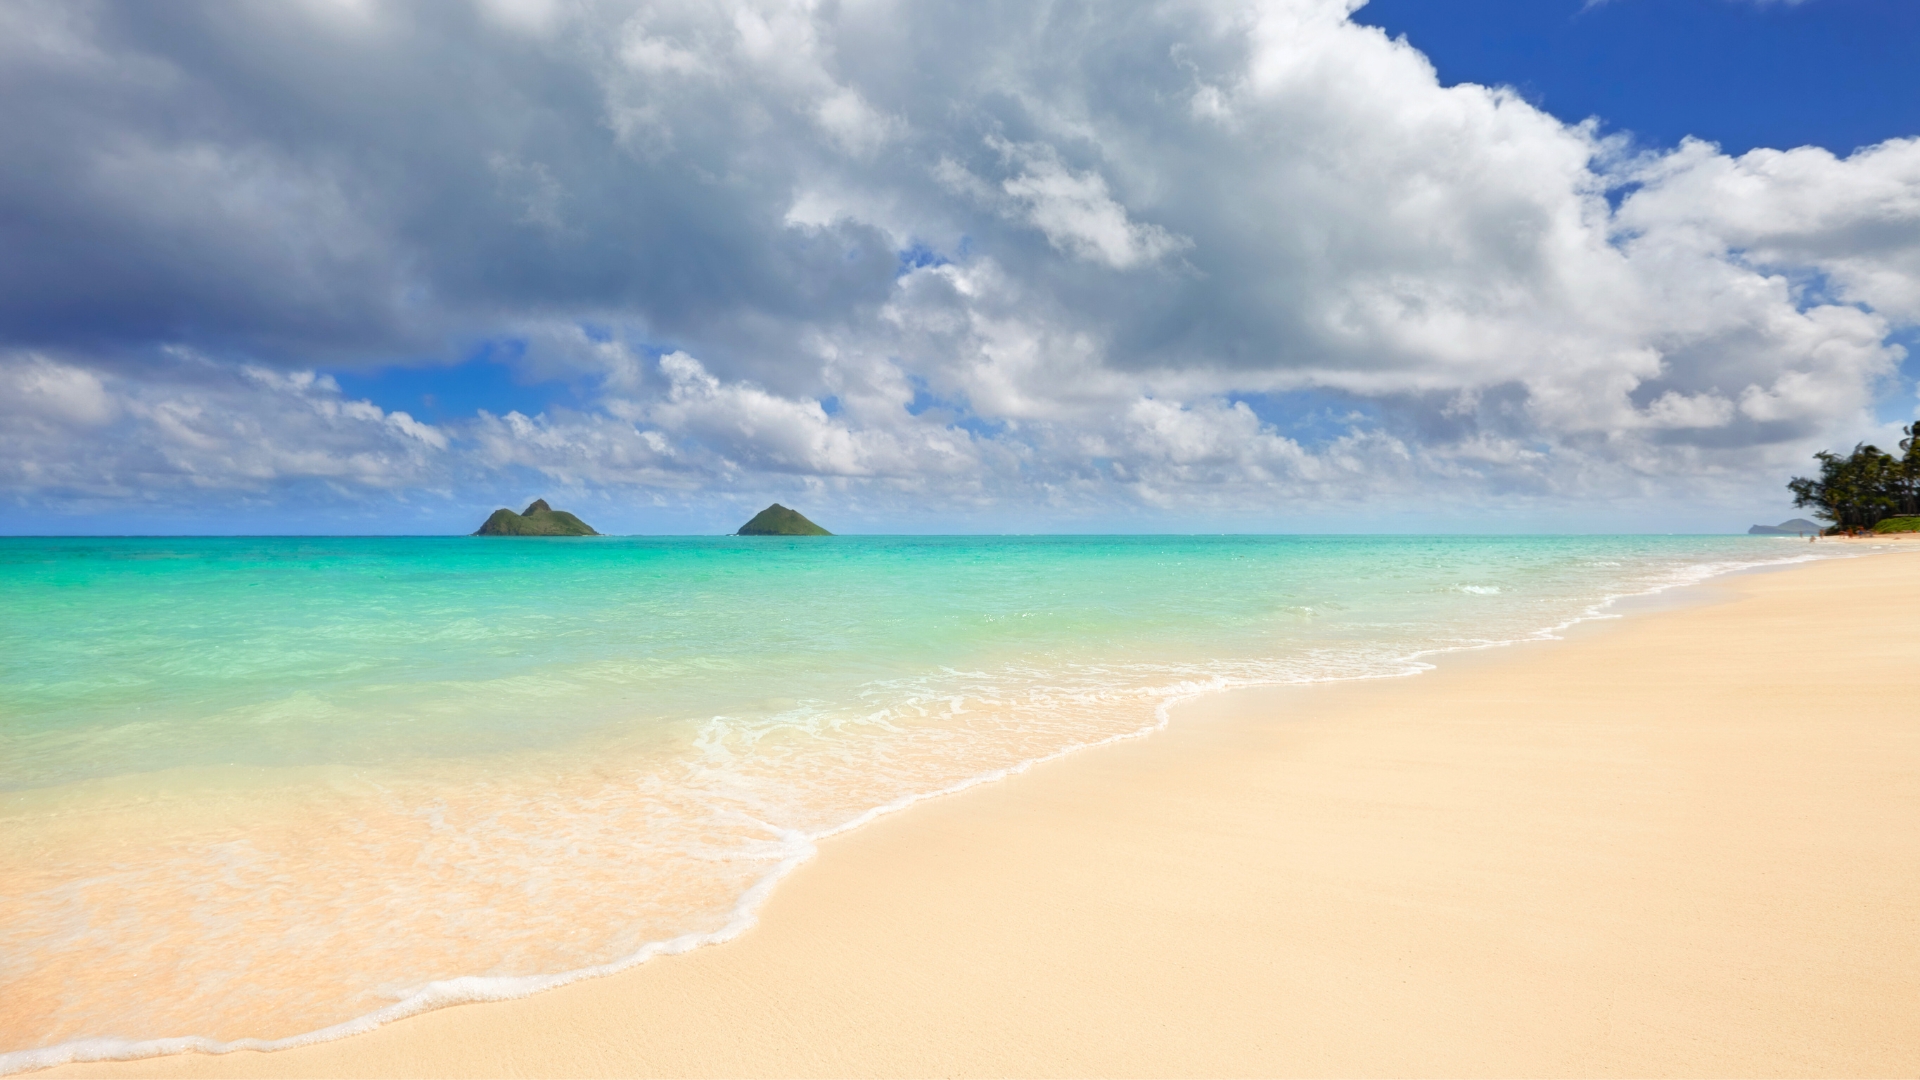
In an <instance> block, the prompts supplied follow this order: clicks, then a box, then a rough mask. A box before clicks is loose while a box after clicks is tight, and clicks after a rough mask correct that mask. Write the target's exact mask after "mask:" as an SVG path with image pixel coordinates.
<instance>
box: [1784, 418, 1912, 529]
mask: <svg viewBox="0 0 1920 1080" xmlns="http://www.w3.org/2000/svg"><path fill="white" fill-rule="evenodd" d="M1903 431H1904V432H1905V434H1906V436H1907V437H1906V438H1904V439H1902V440H1900V449H1901V451H1902V453H1901V456H1900V457H1894V456H1893V455H1892V454H1889V453H1887V452H1886V451H1884V450H1882V449H1880V448H1879V447H1877V446H1871V445H1868V444H1866V443H1862V444H1860V445H1859V446H1856V447H1854V448H1853V453H1851V454H1848V455H1847V456H1846V457H1841V456H1840V455H1838V454H1835V453H1833V452H1832V451H1828V450H1822V451H1820V452H1819V453H1818V454H1815V455H1813V457H1814V460H1816V461H1818V462H1819V463H1820V475H1819V476H1817V477H1806V476H1796V477H1794V478H1793V479H1792V480H1791V481H1789V482H1788V483H1787V490H1788V491H1791V492H1793V505H1795V506H1802V507H1806V508H1807V509H1810V510H1812V511H1813V515H1814V516H1815V517H1817V518H1820V519H1822V520H1825V521H1830V522H1832V523H1833V524H1834V526H1835V527H1836V528H1841V529H1871V528H1873V527H1874V526H1875V525H1876V524H1878V523H1879V522H1880V520H1881V519H1882V518H1887V517H1891V516H1893V515H1896V514H1898V515H1914V514H1920V423H1914V424H1909V425H1907V427H1906V428H1904V429H1903Z"/></svg>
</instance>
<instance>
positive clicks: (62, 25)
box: [0, 0, 1920, 524]
mask: <svg viewBox="0 0 1920 1080" xmlns="http://www.w3.org/2000/svg"><path fill="white" fill-rule="evenodd" d="M1353 6H1354V5H1353V4H1351V3H1350V2H1348V0H1280V2H1274V3H1258V4H1256V3H1241V2H1233V0H1217V2H1213V0H1191V2H1171V3H1166V4H1161V5H1154V6H1142V7H1134V8H1129V9H1126V10H1124V11H1121V10H1116V9H1111V8H1107V7H1103V6H1100V5H1092V4H1079V3H1066V4H1056V5H1048V6H1045V7H1041V8H1035V7H1033V6H1032V5H1022V4H1013V3H996V2H986V3H981V4H977V5H967V6H965V7H964V8H962V7H959V6H940V5H894V4H868V3H862V4H841V5H815V4H811V3H802V2H799V0H792V2H784V0H648V2H640V0H634V2H620V3H616V2H612V0H608V2H604V3H589V4H551V3H505V2H486V3H476V4H474V5H472V6H462V5H458V4H454V5H438V6H431V7H420V6H411V5H392V6H389V5H380V4H371V3H370V4H363V5H357V6H354V5H349V6H346V7H342V6H339V5H304V6H302V5H257V6H243V7H238V8H235V7H229V6H201V5H197V4H191V3H180V4H171V5H158V6H156V5H145V4H138V3H124V4H122V3H99V4H90V5H71V4H51V3H49V4H32V3H28V4H21V5H13V6H10V7H8V8H7V9H6V14H5V16H4V18H6V19H7V20H8V22H7V24H6V27H5V29H6V31H7V32H6V33H0V39H4V42H5V43H4V44H0V49H4V50H6V51H5V52H4V54H3V55H0V60H4V62H0V139H4V140H5V142H6V145H7V146H9V148H10V151H9V153H8V154H7V155H5V157H4V159H0V205H4V206H5V208H6V213H5V214H3V215H0V248H3V249H4V250H5V251H6V252H7V253H8V254H7V256H6V257H5V258H4V259H0V392H4V393H5V396H6V398H7V404H6V405H4V406H0V407H4V408H6V409H8V410H9V411H8V412H7V414H6V415H7V416H8V418H9V426H8V429H7V432H6V434H5V436H4V438H5V440H6V442H7V450H8V452H9V453H10V454H11V455H13V462H14V464H13V466H12V467H11V471H9V472H7V473H5V474H4V475H5V477H6V479H5V483H6V484H7V485H8V486H9V487H10V488H11V490H12V493H13V495H14V497H15V498H16V500H27V501H29V502H33V503H34V504H35V505H43V506H47V507H57V506H59V505H64V503H63V502H62V500H68V501H73V500H78V501H81V502H85V503H87V504H88V505H94V504H96V503H98V502H99V501H100V500H103V499H112V498H136V497H137V498H142V499H168V498H175V497H186V493H190V492H200V493H203V494H202V496H201V497H204V493H205V492H221V491H225V492H238V493H245V497H247V498H256V499H269V500H270V499H272V498H274V497H276V496H275V494H274V493H275V492H277V491H292V490H294V489H295V488H296V487H299V486H300V485H314V484H319V485H323V486H325V487H326V489H327V490H329V491H333V492H337V493H339V497H340V498H343V499H346V498H351V497H355V496H353V494H352V493H354V492H359V493H361V494H360V497H364V498H372V499H377V498H392V497H404V496H405V495H406V493H408V492H418V491H429V490H431V491H440V492H446V493H449V496H450V497H462V493H469V492H474V493H478V492H488V491H491V490H492V489H493V488H494V487H497V486H500V485H502V484H504V483H508V482H509V481H512V482H518V481H517V480H514V478H521V477H525V476H527V475H534V476H539V477H544V478H546V479H547V480H549V481H552V482H558V483H564V484H569V485H576V486H579V487H583V488H599V489H603V490H607V491H630V492H648V493H651V494H652V495H654V496H658V497H662V498H672V499H679V500H693V499H699V498H705V497H711V496H715V495H716V493H717V494H725V493H728V492H736V491H743V490H749V489H752V490H759V489H764V488H769V487H778V486H779V485H783V484H801V485H808V486H810V490H815V491H817V492H819V493H820V497H822V498H831V499H839V500H847V501H849V503H851V502H859V501H862V500H864V502H862V505H872V506H891V507H896V508H901V509H913V508H916V507H927V506H964V507H969V508H972V509H970V510H969V511H968V512H969V513H977V514H979V515H981V516H980V517H979V518H978V519H977V520H980V521H983V522H987V523H989V524H990V523H991V522H992V521H994V520H999V519H997V518H995V516H994V515H996V514H1001V515H1005V514H1011V513H1014V512H1016V511H1019V512H1023V513H1024V512H1025V511H1026V510H1027V509H1030V508H1033V507H1044V508H1051V510H1049V512H1052V511H1054V510H1057V511H1058V512H1060V513H1089V514H1095V513H1101V512H1107V511H1111V510H1113V509H1114V508H1127V507H1132V508H1137V509H1139V510H1141V511H1142V512H1153V513H1165V514H1168V515H1173V516H1172V517H1170V518H1169V519H1168V520H1176V519H1177V518H1178V515H1179V514H1180V513H1182V512H1183V511H1180V510H1179V509H1178V508H1180V507H1189V508H1191V507H1205V508H1210V512H1211V511H1218V512H1220V513H1224V514H1232V513H1244V514H1259V513H1263V512H1266V511H1265V508H1267V507H1271V506H1273V505H1275V503H1276V500H1280V499H1285V500H1289V501H1290V505H1306V504H1309V503H1313V504H1326V505H1333V504H1345V503H1355V504H1365V503H1369V501H1371V502H1372V503H1374V504H1391V505H1404V504H1405V503H1406V502H1407V501H1408V500H1417V501H1424V502H1427V503H1441V502H1445V503H1453V504H1459V505H1494V504H1498V503H1499V502H1501V501H1502V500H1515V499H1519V500H1527V499H1537V500H1555V499H1559V500H1568V501H1586V502H1591V501H1593V500H1603V499H1610V498H1622V499H1638V498H1645V497H1649V493H1651V492H1661V491H1664V492H1668V493H1671V494H1672V496H1673V497H1674V498H1675V499H1687V500H1691V501H1697V500H1698V499H1699V498H1700V497H1702V494H1701V493H1707V494H1708V495H1711V496H1712V497H1716V498H1726V499H1734V498H1748V497H1754V493H1758V492H1768V493H1771V492H1772V491H1773V490H1774V489H1775V488H1777V486H1778V484H1779V482H1780V480H1781V478H1782V475H1783V470H1785V469H1787V468H1790V467H1792V466H1795V465H1798V464H1799V463H1800V462H1801V461H1803V460H1804V458H1805V455H1806V454H1807V453H1809V452H1810V450H1811V449H1813V448H1816V447H1818V446H1819V445H1824V444H1832V445H1842V444H1846V445H1850V444H1851V442H1852V441H1853V440H1854V439H1856V438H1858V437H1860V436H1861V435H1863V434H1869V433H1870V429H1872V428H1874V426H1875V421H1874V411H1875V408H1876V406H1877V405H1878V404H1879V403H1880V402H1881V400H1882V399H1883V397H1884V395H1885V394H1886V393H1888V392H1889V388H1890V387H1891V386H1893V385H1894V383H1893V381H1892V379H1893V375H1894V373H1895V371H1896V369H1897V367H1898V365H1899V363H1900V361H1901V360H1902V358H1903V356H1904V353H1903V351H1902V349H1901V348H1900V347H1899V345H1898V344H1896V343H1895V340H1894V339H1895V337H1896V336H1897V335H1899V334H1901V333H1903V332H1904V331H1905V330H1907V329H1910V328H1912V327H1913V326H1914V325H1915V324H1916V323H1917V322H1920V142H1916V141H1915V140H1895V141H1892V142H1888V143H1885V144H1882V145H1880V146H1876V147H1869V148H1865V149H1863V150H1860V151H1857V152H1855V153H1854V154H1852V155H1850V156H1848V157H1844V158H1842V157H1836V156H1834V155H1832V154H1828V153H1826V152H1825V151H1822V150H1818V149H1813V148H1800V149H1783V150H1756V151H1753V152H1750V153H1747V154H1744V155H1741V156H1739V157H1731V156H1728V155H1725V154H1723V153H1721V152H1720V151H1719V150H1718V149H1717V148H1715V147H1713V146H1712V145H1710V144H1707V143H1702V142H1697V141H1689V142H1687V143H1684V144H1682V145H1681V146H1678V147H1675V148H1671V149H1668V150H1659V151H1653V152H1648V153H1638V154H1636V153H1632V152H1630V149H1629V148H1628V147H1627V146H1625V145H1624V144H1622V143H1621V142H1619V141H1617V140H1610V139H1608V138H1604V137H1602V136H1600V135H1598V134H1597V133H1596V129H1595V128H1593V127H1592V126H1588V125H1580V124H1567V123H1563V122H1562V121H1560V120H1558V119H1556V118H1555V117H1553V116H1551V115H1548V114H1546V113H1544V112H1542V111H1540V110H1539V109H1537V108H1535V107H1534V106H1532V105H1530V104H1528V103H1527V102H1526V101H1524V100H1522V99H1520V98H1519V97H1517V96H1515V95H1514V94H1512V93H1509V92H1507V91H1503V90H1499V89H1489V88H1485V87H1479V86H1474V85H1459V86H1453V87H1443V86H1441V85H1440V84H1439V81H1438V80H1437V78H1436V76H1435V74H1434V70H1433V68H1432V65H1431V64H1429V63H1428V62H1427V60H1426V58H1425V57H1423V56H1422V55H1421V54H1420V53H1419V52H1418V50H1417V49H1416V48H1415V46H1414V44H1409V43H1406V42H1404V41H1395V40H1391V39H1389V38H1388V37H1387V36H1386V35H1385V34H1383V33H1381V32H1380V31H1378V30H1375V29H1372V28H1368V27H1363V26H1359V25H1356V24H1354V23H1353V22H1351V21H1350V20H1349V18H1348V15H1349V13H1350V10H1351V8H1352V7H1353ZM1416 44H1417V43H1416ZM503 337H508V338H513V339H515V340H520V341H525V342H526V343H527V347H526V349H525V350H524V354H523V355H521V356H520V357H519V359H518V360H517V361H516V363H518V364H520V365H521V367H522V368H523V369H524V370H525V371H526V372H528V373H530V374H538V375H539V376H540V377H542V378H553V379H564V380H567V381H569V382H570V383H572V384H574V385H577V386H579V387H581V388H582V396H581V398H580V400H579V401H578V403H577V406H576V407H575V408H573V409H571V410H563V409H559V408H557V407H555V408H548V409H545V410H541V409H536V408H532V407H523V408H519V409H514V408H500V407H491V408H489V409H488V410H486V411H483V412H474V413H473V414H471V415H467V416H463V417H452V418H446V419H444V420H443V421H441V422H437V423H436V424H434V425H431V426H428V425H423V424H419V423H418V422H417V421H415V420H413V419H412V417H411V416H410V415H409V414H408V413H407V412H406V411H405V410H398V409H395V408H391V407H382V406H379V405H375V404H373V403H371V402H356V401H352V400H349V398H348V396H347V395H343V394H341V393H340V392H339V390H338V388H337V386H334V385H333V384H332V383H331V382H330V381H329V380H328V379H327V378H326V377H325V376H324V375H320V374H316V372H317V371H319V370H322V369H335V370H350V369H355V368H377V367H382V366H386V365H390V364H393V363H396V362H434V363H446V362H448V361H450V360H453V359H457V358H458V357H459V356H461V355H464V354H466V353H467V352H468V351H469V350H470V349H471V348H472V346H473V343H474V342H477V341H485V340H496V339H500V338H503ZM460 377H461V375H460V372H459V369H458V368H457V367H454V368H449V370H448V374H447V376H446V378H448V379H449V380H452V381H456V382H457V380H458V379H459V378H460ZM1303 400H1311V401H1316V402H1322V403H1334V402H1337V403H1339V408H1338V409H1337V410H1336V409H1334V408H1333V407H1332V405H1330V404H1329V405H1326V407H1325V408H1321V409H1320V410H1319V411H1317V412H1314V413H1313V417H1315V419H1313V420H1312V422H1311V424H1309V423H1308V422H1307V421H1306V420H1305V419H1303V418H1302V417H1301V416H1296V415H1290V414H1288V413H1287V411H1286V409H1283V408H1279V407H1270V406H1269V403H1272V402H1291V401H1303ZM391 404H392V403H389V405H391ZM409 425H412V427H409ZM249 440H252V441H251V442H250V441H249ZM301 490H305V488H301ZM115 493H119V494H115ZM168 493H175V494H168ZM1716 493H1717V494H1716ZM236 497H239V496H236ZM474 497H479V496H478V495H475V496H474ZM1769 497H1770V496H1769ZM481 501H484V502H493V501H496V500H494V499H493V498H492V497H491V496H488V497H485V498H482V499H481Z"/></svg>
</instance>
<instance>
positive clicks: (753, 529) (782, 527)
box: [734, 503, 833, 536]
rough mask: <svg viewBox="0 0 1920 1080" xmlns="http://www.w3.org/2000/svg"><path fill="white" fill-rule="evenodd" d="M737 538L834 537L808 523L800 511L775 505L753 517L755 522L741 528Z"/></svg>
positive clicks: (736, 534)
mask: <svg viewBox="0 0 1920 1080" xmlns="http://www.w3.org/2000/svg"><path fill="white" fill-rule="evenodd" d="M734 535H735V536H832V535H833V534H832V533H830V532H828V531H827V530H825V529H823V528H821V527H820V526H818V525H815V524H814V523H813V522H811V521H808V520H807V519H806V516H805V515H804V514H802V513H800V512H799V511H798V510H789V509H787V508H786V507H784V506H781V505H780V504H779V503H774V504H773V505H772V506H769V507H767V508H766V509H765V510H762V511H760V512H759V513H757V514H755V515H753V520H752V521H749V522H747V523H746V524H745V525H742V526H740V531H739V532H737V533H735V534H734Z"/></svg>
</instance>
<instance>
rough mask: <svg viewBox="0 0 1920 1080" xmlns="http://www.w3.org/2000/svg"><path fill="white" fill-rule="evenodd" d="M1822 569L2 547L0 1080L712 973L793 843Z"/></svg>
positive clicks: (807, 548)
mask: <svg viewBox="0 0 1920 1080" xmlns="http://www.w3.org/2000/svg"><path fill="white" fill-rule="evenodd" d="M1824 551H1825V549H1820V551H1814V552H1810V551H1809V549H1808V545H1799V544H1794V543H1791V542H1785V541H1780V540H1774V539H1764V538H1747V537H1710V538H1701V537H1680V538H1675V537H1599V538H1594V537H1520V538H1499V537H1496V538H1484V537H1471V538H1469V537H1032V538H1024V537H991V538H975V537H934V538H911V537H875V538H854V537H836V538H827V539H814V538H806V539H792V540H788V539H770V538H715V539H618V538H599V539H586V540H550V539H474V538H465V537H462V538H444V539H442V538H414V539H327V538H315V539H301V538H285V539H62V540H45V539H0V611H4V612H5V613H6V616H7V617H6V619H5V620H4V623H3V624H0V822H3V823H4V832H3V833H0V880H5V881H7V882H8V883H9V885H8V888H7V890H6V893H5V895H4V897H0V1071H7V1070H9V1069H18V1068H26V1067H31V1066H33V1065H35V1064H38V1063H43V1062H49V1061H53V1060H66V1059H70V1058H72V1057H74V1056H80V1057H91V1056H129V1055H134V1054H139V1053H148V1052H155V1051H158V1050H163V1049H168V1048H174V1049H177V1048H179V1047H180V1046H182V1045H185V1044H181V1043H177V1042H176V1043H160V1042H155V1041H154V1040H167V1039H197V1040H202V1041H201V1042H199V1043H197V1044H196V1045H203V1046H212V1045H214V1044H216V1043H219V1044H226V1043H233V1042H235V1041H237V1040H248V1039H256V1040H285V1039H290V1038H297V1037H300V1036H303V1035H306V1034H309V1033H313V1032H318V1031H324V1030H325V1029H329V1028H333V1027H335V1026H336V1025H343V1024H345V1025H349V1026H351V1025H352V1024H353V1023H354V1022H355V1021H356V1018H366V1017H369V1016H371V1017H373V1018H374V1019H376V1020H377V1019H380V1018H385V1017H391V1016H394V1015H399V1014H401V1013H404V1012H406V1011H411V1010H415V1009H417V1008H420V1007H428V1006H431V1005H434V1004H439V1003H444V1002H446V1001H453V1000H462V999H471V998H474V997H487V996H500V995H504V994H512V993H521V992H526V991H529V990H532V989H537V988H538V987H539V986H542V985H549V984H551V983H552V982H554V981H556V980H559V979H565V978H568V977H571V976H570V975H569V973H577V972H580V971H590V970H600V969H605V968H606V967H608V966H609V965H611V966H618V965H620V964H623V963H630V962H633V961H635V960H636V959H638V958H642V957H644V956H645V955H648V954H650V952H652V951H658V950H659V949H660V948H663V947H667V948H681V947H686V946H689V945H691V944H695V943H698V942H700V941H705V940H716V939H719V938H723V937H725V936H727V935H729V934H730V933H733V932H737V930H738V929H739V928H740V927H741V926H742V925H744V920H745V919H746V918H748V917H749V916H750V912H751V907H752V904H753V903H754V902H756V900H757V897H758V896H759V895H762V894H763V892H764V889H765V888H766V887H767V886H768V885H769V884H770V883H771V881H772V880H773V879H774V878H775V877H777V875H778V873H779V872H781V871H782V869H783V868H784V867H788V866H791V865H792V864H793V863H794V862H795V861H797V860H798V859H801V858H804V857H805V856H806V854H807V853H809V852H810V851H811V844H812V841H813V840H814V839H817V838H818V837H819V836H821V835H824V834H825V833H828V832H831V831H834V830H836V829H839V828H843V827H847V826H848V825H849V824H850V823H856V822H858V821H859V820H862V819H863V816H865V815H870V814H871V813H872V812H873V811H875V810H876V809H877V808H884V807H889V806H898V805H902V804H904V803H905V802H908V801H911V800H912V799H914V798H916V797H921V796H925V795H927V794H930V793H935V792H939V791H942V790H948V789H951V788H954V787H956V786H959V785H964V784H966V783H969V782H972V781H975V780H978V779H980V778H983V777H991V776H993V775H997V774H999V773H1001V772H1003V771H1004V770H1007V769H1010V768H1017V767H1020V766H1021V765H1022V764H1023V763H1026V762H1031V761H1034V760H1037V759H1040V758H1043V757H1046V756H1049V755H1053V754H1057V753H1060V752H1062V751H1065V750H1069V749H1071V748H1073V747H1076V746H1081V745H1087V744H1091V743H1097V742H1100V741H1103V740H1108V739H1113V738H1120V737H1130V736H1133V735H1136V734H1140V733H1143V732H1146V731H1150V730H1151V729H1153V728H1154V727H1155V726H1156V725H1158V724H1161V723H1163V722H1165V720H1166V716H1167V714H1166V712H1165V708H1166V706H1167V704H1168V703H1169V702H1172V701H1176V700H1178V699H1180V698H1183V697H1186V696H1191V695H1193V694H1197V693H1202V692H1206V691H1209V690H1214V689H1221V688H1226V687H1231V686H1235V685H1248V684H1254V683H1263V682H1286V681H1304V680H1312V679H1328V678H1356V677H1376V676H1392V675H1403V674H1410V673H1413V672H1416V671H1418V670H1420V669H1421V668H1422V666H1423V660H1422V658H1423V657H1430V656H1431V655H1432V654H1434V653H1435V652H1437V651H1441V650H1447V649H1457V648H1463V647H1474V646H1480V645H1488V644H1494V643H1501V642H1510V641H1518V640H1524V639H1528V638H1532V637H1538V636H1541V635H1542V634H1543V633H1546V632H1548V631H1550V630H1551V629H1552V628H1555V627H1559V626H1563V625H1565V624H1567V623H1568V622H1569V621H1571V620H1576V619H1579V618H1582V617H1586V616H1590V615H1592V614H1594V613H1595V612H1596V611H1597V610H1599V605H1602V604H1604V603H1605V602H1606V601H1607V600H1608V599H1609V598H1612V597H1617V596H1622V595H1630V594H1637V593H1644V592H1648V591H1652V590H1657V589H1661V588H1665V587H1669V586H1672V585H1676V584H1684V583H1687V582H1690V581H1696V580H1700V579H1702V578H1703V577H1705V576H1708V575H1710V574H1712V573H1716V572H1721V571H1725V570H1729V569H1735V568H1738V567H1741V566H1748V565H1756V564H1762V563H1767V562H1774V561H1783V560H1787V559H1794V558H1802V557H1806V556H1808V555H1809V554H1819V553H1823V552H1824ZM1276 722H1283V721H1276ZM462 978H464V979H465V981H464V982H457V983H448V982H447V981H446V980H455V979H462ZM341 1030H344V1029H341ZM8 1051H11V1052H12V1053H11V1054H8V1053H6V1052H8Z"/></svg>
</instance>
